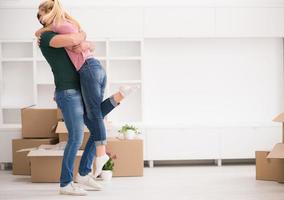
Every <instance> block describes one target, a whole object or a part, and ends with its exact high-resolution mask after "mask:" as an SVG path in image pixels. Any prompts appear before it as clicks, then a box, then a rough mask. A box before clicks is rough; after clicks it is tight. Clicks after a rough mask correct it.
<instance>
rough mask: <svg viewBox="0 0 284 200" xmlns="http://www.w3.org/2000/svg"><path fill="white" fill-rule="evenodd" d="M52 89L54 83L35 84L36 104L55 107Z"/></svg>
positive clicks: (53, 89)
mask: <svg viewBox="0 0 284 200" xmlns="http://www.w3.org/2000/svg"><path fill="white" fill-rule="evenodd" d="M54 91H55V86H54V85H37V106H39V107H43V108H56V107H57V105H56V102H55V101H54V100H53V97H54Z"/></svg>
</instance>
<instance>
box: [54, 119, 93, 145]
mask: <svg viewBox="0 0 284 200" xmlns="http://www.w3.org/2000/svg"><path fill="white" fill-rule="evenodd" d="M55 133H56V134H57V135H58V137H59V142H65V141H67V140H68V130H67V128H66V126H65V122H58V124H57V127H56V131H55ZM89 137H90V132H89V130H88V128H87V127H86V126H85V127H84V138H83V142H82V145H81V147H80V149H85V147H86V144H87V142H88V139H89Z"/></svg>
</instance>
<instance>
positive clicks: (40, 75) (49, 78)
mask: <svg viewBox="0 0 284 200" xmlns="http://www.w3.org/2000/svg"><path fill="white" fill-rule="evenodd" d="M36 80H37V81H36V82H37V84H54V78H53V74H52V71H51V68H50V66H49V64H48V63H47V62H46V61H37V62H36Z"/></svg>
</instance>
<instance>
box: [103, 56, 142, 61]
mask: <svg viewBox="0 0 284 200" xmlns="http://www.w3.org/2000/svg"><path fill="white" fill-rule="evenodd" d="M108 59H109V60H122V61H123V60H137V61H139V60H142V57H141V56H134V57H131V56H123V57H109V58H108Z"/></svg>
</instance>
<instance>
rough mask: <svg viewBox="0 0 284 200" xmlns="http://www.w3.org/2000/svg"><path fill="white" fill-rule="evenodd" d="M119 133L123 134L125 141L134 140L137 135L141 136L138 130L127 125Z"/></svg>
mask: <svg viewBox="0 0 284 200" xmlns="http://www.w3.org/2000/svg"><path fill="white" fill-rule="evenodd" d="M118 132H119V133H121V134H123V136H124V139H126V140H133V139H134V137H135V136H136V135H137V134H140V132H139V131H138V128H136V127H134V126H131V125H128V124H125V125H124V126H122V127H121V129H119V130H118Z"/></svg>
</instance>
